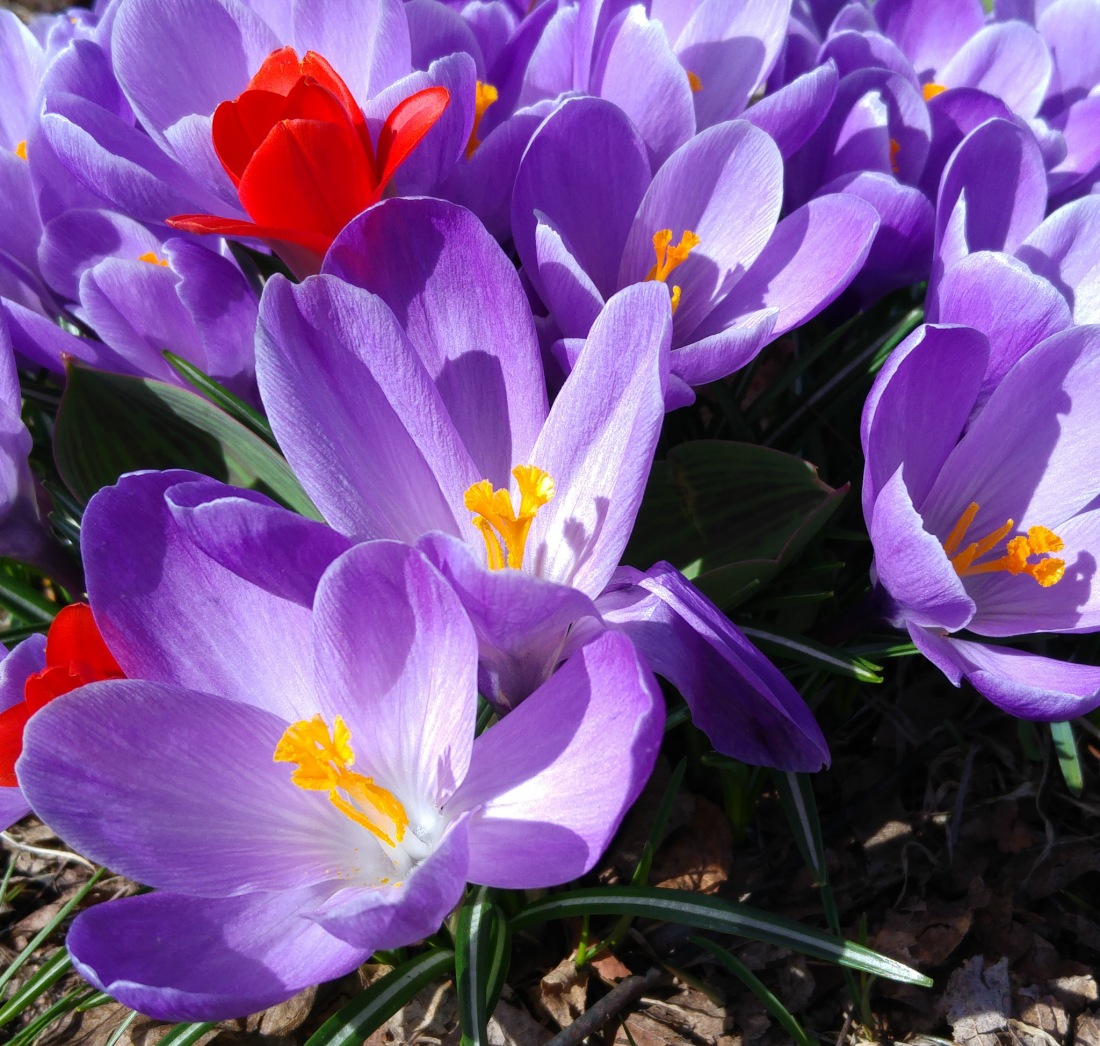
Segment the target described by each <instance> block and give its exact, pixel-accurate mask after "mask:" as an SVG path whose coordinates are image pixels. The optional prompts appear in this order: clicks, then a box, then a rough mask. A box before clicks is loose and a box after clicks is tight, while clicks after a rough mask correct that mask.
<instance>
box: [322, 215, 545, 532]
mask: <svg viewBox="0 0 1100 1046" xmlns="http://www.w3.org/2000/svg"><path fill="white" fill-rule="evenodd" d="M394 244H417V245H418V249H417V250H394V249H393V245H394ZM324 271H325V272H326V273H333V274H335V275H337V276H340V277H341V278H342V279H344V280H347V281H348V282H349V283H353V284H355V285H356V286H358V287H363V288H365V289H366V290H368V291H370V292H371V293H372V294H377V295H378V296H379V297H380V298H381V299H382V300H383V301H384V302H385V303H386V304H387V305H388V306H389V307H390V309H391V310H392V311H393V313H394V315H395V316H397V317H400V323H401V326H402V328H403V329H404V331H405V334H406V335H407V336H408V339H409V341H410V342H412V344H413V346H414V347H415V349H416V351H417V354H418V355H419V357H420V359H421V360H422V361H423V365H424V367H425V368H426V369H427V372H428V375H429V376H430V377H431V379H432V380H433V381H434V382H435V385H436V388H437V389H438V390H439V397H440V400H441V402H442V404H443V407H444V408H445V409H446V411H447V414H448V415H449V416H450V419H451V421H452V423H453V425H454V428H455V430H456V431H457V434H458V437H459V439H460V440H461V441H462V443H463V444H464V446H465V447H466V449H467V451H468V452H469V454H470V457H471V458H472V459H473V464H474V468H475V470H476V471H477V472H478V475H477V476H475V477H474V479H475V480H476V479H490V480H492V482H493V484H494V485H495V486H507V484H508V482H509V473H510V471H511V468H512V465H513V464H514V463H516V462H518V461H523V460H525V459H526V458H527V457H528V456H529V455H530V453H531V448H532V447H533V446H534V443H535V439H536V437H537V436H538V433H539V430H540V429H541V428H542V423H543V421H545V419H546V410H547V407H546V390H545V385H544V382H543V377H542V365H541V361H540V358H539V351H538V343H537V340H536V337H535V329H534V325H533V324H532V322H531V309H530V306H529V305H528V303H527V296H526V295H525V294H524V292H523V288H522V287H521V286H520V282H519V279H518V277H517V276H516V270H515V266H514V265H513V264H512V263H511V262H510V261H509V260H508V257H507V255H506V254H505V253H504V251H503V250H501V248H500V247H499V246H498V245H497V243H496V241H495V240H493V238H492V237H491V236H489V234H488V233H487V232H486V231H485V229H484V228H483V227H482V225H481V223H480V222H479V221H478V220H477V219H476V218H475V217H474V216H473V215H472V214H470V212H468V211H465V210H463V209H462V208H460V207H456V206H455V205H454V204H449V203H443V202H441V201H439V200H401V199H396V200H387V201H384V202H383V203H381V204H379V205H378V206H377V207H372V208H370V210H368V211H366V212H365V213H364V214H362V215H360V217H358V218H356V219H355V220H354V221H353V222H352V223H351V224H350V225H349V226H348V227H347V228H346V229H345V230H344V231H343V232H342V233H341V234H340V235H339V236H338V237H337V238H336V241H335V242H334V243H333V245H332V248H331V249H330V251H329V253H328V255H327V257H326V258H325V267H324ZM490 289H491V290H490ZM487 419H492V422H491V424H490V423H487ZM463 489H465V488H463ZM425 529H432V528H425Z"/></svg>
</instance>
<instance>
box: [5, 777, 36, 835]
mask: <svg viewBox="0 0 1100 1046" xmlns="http://www.w3.org/2000/svg"><path fill="white" fill-rule="evenodd" d="M30 812H31V804H30V803H28V802H27V800H26V799H24V798H23V793H22V792H21V791H20V790H19V789H18V788H10V787H8V788H0V832H6V831H7V830H8V829H9V828H10V827H11V826H12V825H13V824H15V822H16V821H22V820H23V818H24V817H26V816H27V814H29V813H30Z"/></svg>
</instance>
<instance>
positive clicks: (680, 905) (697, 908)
mask: <svg viewBox="0 0 1100 1046" xmlns="http://www.w3.org/2000/svg"><path fill="white" fill-rule="evenodd" d="M583 915H589V916H591V915H636V916H639V917H642V918H649V919H659V920H661V921H663V922H672V923H678V924H680V925H682V926H693V927H695V928H696V929H697V930H713V931H717V932H718V933H732V934H737V935H738V936H740V937H749V938H751V939H752V940H755V941H764V942H765V943H766V944H775V945H778V946H780V947H782V948H790V949H791V950H792V951H797V952H802V953H803V954H804V955H812V956H814V957H815V958H818V959H826V960H828V961H831V962H836V963H840V964H841V965H842V966H850V967H851V968H852V969H855V970H866V971H867V972H868V973H873V974H876V975H877V976H879V977H886V978H888V979H889V980H893V981H901V982H902V983H905V984H921V985H926V986H927V985H930V984H931V983H932V981H931V980H930V979H929V978H928V977H925V976H924V975H923V974H920V973H917V971H916V970H912V969H910V968H909V967H908V966H905V965H903V964H902V963H900V962H896V961H895V960H893V959H889V958H887V957H886V956H885V955H879V954H878V953H877V952H873V951H871V950H870V949H869V948H864V947H863V946H862V945H858V944H853V943H851V942H850V941H845V940H842V939H841V938H838V937H834V936H833V935H832V934H829V933H825V932H824V931H822V930H815V929H814V928H813V927H810V926H803V925H802V924H801V923H797V922H794V921H793V920H791V919H784V918H783V917H782V916H778V915H771V914H769V913H768V912H762V911H759V910H757V909H755V908H749V907H747V906H746V905H743V904H734V903H732V902H731V901H725V900H723V899H721V898H719V897H705V896H702V895H700V894H691V893H687V892H685V891H683V890H667V889H662V888H660V887H655V886H651V887H638V888H624V887H618V888H610V887H600V888H596V889H589V890H571V891H568V892H566V893H559V894H555V895H554V896H553V897H548V898H546V899H545V900H543V901H536V902H535V903H534V904H532V905H529V906H528V907H527V908H525V909H523V911H521V912H520V913H519V914H518V915H516V916H515V917H514V918H513V919H512V930H513V932H514V931H516V930H521V929H523V928H524V927H527V926H532V925H534V924H536V923H541V922H546V921H547V920H550V919H569V918H575V917H579V916H583Z"/></svg>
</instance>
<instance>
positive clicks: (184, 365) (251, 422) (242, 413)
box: [162, 349, 279, 450]
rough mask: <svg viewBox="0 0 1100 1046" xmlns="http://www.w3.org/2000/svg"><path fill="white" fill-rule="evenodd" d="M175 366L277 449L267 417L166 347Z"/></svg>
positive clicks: (199, 388) (168, 358)
mask: <svg viewBox="0 0 1100 1046" xmlns="http://www.w3.org/2000/svg"><path fill="white" fill-rule="evenodd" d="M162 355H163V356H164V358H165V359H166V360H167V361H168V362H169V364H170V365H171V366H172V368H173V369H174V370H175V371H176V372H177V373H178V374H179V375H180V377H182V378H183V380H184V381H186V382H188V383H189V384H190V385H192V386H193V387H194V388H196V389H198V391H199V392H201V393H202V394H203V395H204V396H205V397H206V398H207V399H208V400H210V402H211V403H213V404H214V405H215V406H218V407H221V409H222V410H224V411H225V412H226V414H228V415H229V416H230V417H231V418H233V420H234V421H239V422H240V423H241V424H242V425H243V426H244V427H245V428H246V429H251V430H252V432H254V433H255V434H256V435H257V436H259V437H260V439H262V440H263V441H264V442H265V443H269V444H271V446H272V447H274V448H275V449H276V450H278V449H279V445H278V444H277V443H276V442H275V433H274V432H272V431H271V426H270V425H269V424H268V423H267V419H266V418H265V417H264V416H263V415H262V414H261V413H260V412H259V411H258V410H256V409H255V408H254V407H250V406H249V405H248V404H247V403H245V401H244V400H243V399H241V398H240V396H237V395H234V393H232V392H230V391H229V389H227V388H226V387H225V386H224V385H222V384H221V382H218V381H215V380H214V379H213V378H212V377H210V375H209V374H206V373H204V372H203V371H201V370H200V369H199V368H198V367H196V366H195V365H194V364H193V363H191V362H190V361H188V360H185V359H183V358H182V357H180V356H177V355H176V354H175V353H174V352H169V351H168V349H165V350H164V351H163V353H162Z"/></svg>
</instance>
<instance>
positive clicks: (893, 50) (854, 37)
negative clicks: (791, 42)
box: [818, 24, 920, 88]
mask: <svg viewBox="0 0 1100 1046" xmlns="http://www.w3.org/2000/svg"><path fill="white" fill-rule="evenodd" d="M818 57H819V60H820V61H822V62H825V61H829V62H831V63H832V64H834V65H835V66H836V67H837V71H838V72H839V73H840V75H841V76H848V75H850V74H851V73H854V72H855V71H856V70H857V69H864V68H866V67H868V66H873V67H879V68H882V69H889V70H890V72H892V73H897V74H898V75H899V76H904V77H905V78H906V79H907V80H909V81H910V82H911V83H912V84H913V86H914V87H918V88H919V87H920V82H919V81H918V80H917V74H916V72H915V71H914V70H913V64H912V63H911V62H910V61H909V59H908V58H906V57H905V55H904V54H903V53H902V51H901V48H899V47H898V45H897V44H896V43H894V41H893V40H891V39H890V38H889V37H887V36H883V35H882V33H880V32H878V31H877V30H876V29H874V28H872V29H862V30H860V29H843V30H840V31H838V30H837V27H836V25H835V24H834V26H833V27H832V29H831V30H830V32H829V37H828V39H827V40H826V41H825V43H824V44H823V45H822V47H821V54H820V55H819V56H818Z"/></svg>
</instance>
